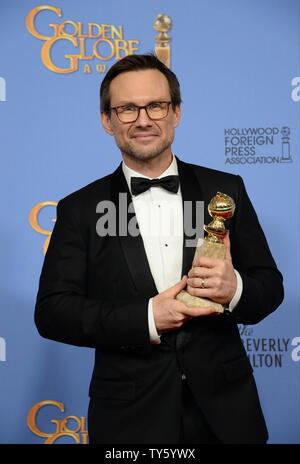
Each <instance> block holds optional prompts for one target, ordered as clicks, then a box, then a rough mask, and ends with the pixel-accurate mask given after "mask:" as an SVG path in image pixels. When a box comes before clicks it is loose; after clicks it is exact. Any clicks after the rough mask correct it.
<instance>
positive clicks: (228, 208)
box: [176, 192, 235, 313]
mask: <svg viewBox="0 0 300 464" xmlns="http://www.w3.org/2000/svg"><path fill="white" fill-rule="evenodd" d="M234 210H235V203H234V200H233V199H232V198H231V197H230V196H228V195H226V194H225V193H221V192H217V194H216V195H215V196H214V197H213V198H212V199H211V201H210V203H209V205H208V212H209V215H210V216H211V217H212V218H213V220H212V221H211V222H210V223H209V224H208V225H207V226H206V225H205V226H204V230H205V231H206V232H207V236H206V237H205V238H204V240H203V243H202V244H201V245H200V246H197V248H196V252H195V256H194V260H193V264H194V263H196V262H197V261H198V259H199V258H200V257H201V256H206V257H208V258H215V259H225V255H226V248H225V245H224V243H223V238H224V237H225V235H226V233H227V231H226V229H225V225H224V222H225V221H226V220H227V219H230V218H231V217H232V216H233V214H234ZM176 299H177V300H179V301H182V302H183V303H184V304H186V305H187V306H188V307H204V308H207V307H212V308H214V309H215V311H216V312H218V313H223V312H224V307H223V306H222V305H221V304H220V303H216V302H214V301H212V300H210V299H209V298H199V297H197V296H192V295H190V294H189V293H188V292H187V291H185V290H182V291H181V292H180V293H178V295H177V296H176Z"/></svg>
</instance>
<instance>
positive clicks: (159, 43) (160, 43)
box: [153, 14, 172, 68]
mask: <svg viewBox="0 0 300 464" xmlns="http://www.w3.org/2000/svg"><path fill="white" fill-rule="evenodd" d="M153 27H154V29H155V30H156V31H157V32H158V34H157V36H156V38H155V55H156V56H157V58H158V59H159V60H160V61H162V62H163V63H164V64H165V65H166V66H168V68H170V66H171V50H170V41H171V37H170V36H169V35H168V32H169V30H170V29H171V28H172V19H171V18H170V16H167V15H165V14H159V15H157V17H156V18H155V21H154V23H153Z"/></svg>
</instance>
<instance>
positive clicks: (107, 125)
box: [101, 112, 114, 135]
mask: <svg viewBox="0 0 300 464" xmlns="http://www.w3.org/2000/svg"><path fill="white" fill-rule="evenodd" d="M101 122H102V126H103V128H104V130H105V132H107V133H108V134H109V135H114V131H113V128H112V126H111V121H110V116H109V115H108V114H106V113H103V112H102V113H101Z"/></svg>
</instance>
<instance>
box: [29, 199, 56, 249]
mask: <svg viewBox="0 0 300 464" xmlns="http://www.w3.org/2000/svg"><path fill="white" fill-rule="evenodd" d="M47 206H52V207H53V206H55V207H56V206H57V202H55V201H41V202H40V203H37V204H36V205H35V206H34V207H33V208H32V209H31V210H30V213H29V223H30V225H31V227H32V228H33V229H34V230H35V231H36V232H38V233H39V234H42V235H46V237H47V238H46V240H45V243H44V246H43V251H44V254H46V252H47V249H48V246H49V242H50V237H51V234H52V230H47V229H44V228H43V227H42V226H41V225H40V223H39V214H40V212H41V210H42V209H43V208H45V207H47ZM52 221H53V222H55V219H52Z"/></svg>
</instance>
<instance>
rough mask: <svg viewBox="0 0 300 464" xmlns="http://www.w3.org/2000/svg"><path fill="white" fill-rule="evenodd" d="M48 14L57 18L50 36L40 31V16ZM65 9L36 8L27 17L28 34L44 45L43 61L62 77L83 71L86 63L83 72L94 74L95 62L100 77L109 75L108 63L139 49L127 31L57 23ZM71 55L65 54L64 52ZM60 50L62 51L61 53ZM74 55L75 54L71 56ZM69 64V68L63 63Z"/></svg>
mask: <svg viewBox="0 0 300 464" xmlns="http://www.w3.org/2000/svg"><path fill="white" fill-rule="evenodd" d="M45 12H47V13H49V12H50V13H51V14H54V21H51V23H49V24H48V27H47V29H49V28H50V29H51V30H52V34H51V35H49V33H48V34H47V33H46V32H45V31H43V30H41V29H39V28H38V26H37V23H38V20H42V19H43V18H39V16H41V15H43V14H45ZM62 17H63V12H62V10H61V8H58V7H55V6H51V5H40V6H37V7H35V8H33V9H32V10H31V11H30V12H29V13H28V15H27V17H26V27H27V30H28V32H29V33H30V34H31V35H33V37H35V38H36V39H39V40H42V41H43V42H44V43H43V45H42V48H41V59H42V62H43V64H44V66H45V67H46V68H47V69H50V71H53V72H54V73H58V74H70V73H74V72H76V71H78V70H79V69H80V64H81V63H83V72H84V73H87V74H89V73H91V72H92V65H91V62H92V61H94V60H96V61H97V63H96V65H95V68H94V69H95V70H96V71H97V72H100V73H104V72H105V71H106V64H105V62H106V61H109V60H112V59H113V58H115V59H116V60H119V59H120V58H122V57H123V56H127V55H131V54H132V53H134V52H136V51H137V50H138V48H139V41H138V40H132V39H125V37H124V31H123V27H122V26H120V25H114V24H99V23H96V22H89V23H87V24H84V23H83V22H81V21H74V20H69V19H68V20H64V21H63V22H56V21H55V18H56V19H57V18H62ZM63 49H67V50H68V52H67V53H65V54H62V56H63V61H62V57H61V50H63ZM58 50H60V51H59V52H58ZM69 51H71V52H69ZM63 62H65V65H62V63H63Z"/></svg>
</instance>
